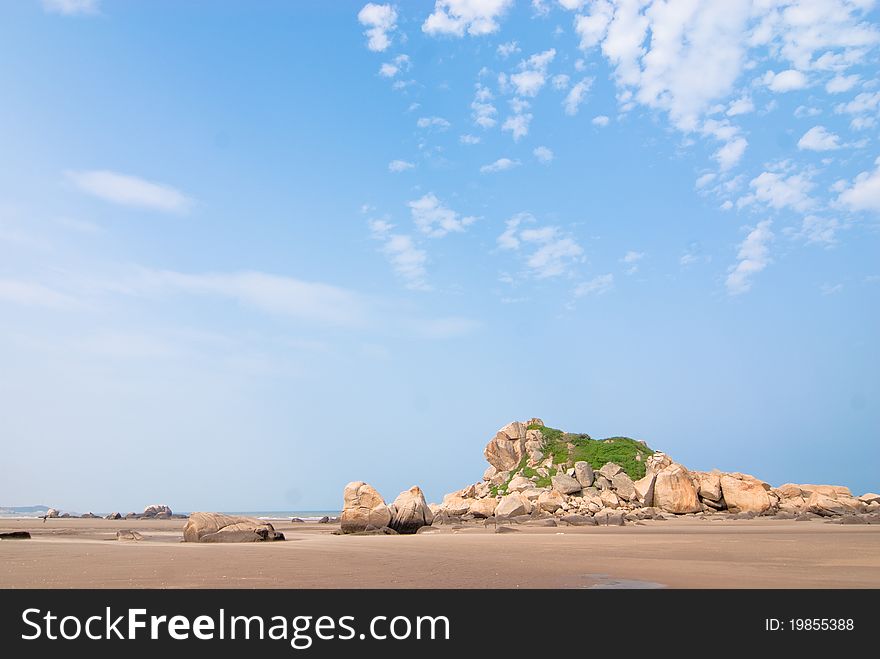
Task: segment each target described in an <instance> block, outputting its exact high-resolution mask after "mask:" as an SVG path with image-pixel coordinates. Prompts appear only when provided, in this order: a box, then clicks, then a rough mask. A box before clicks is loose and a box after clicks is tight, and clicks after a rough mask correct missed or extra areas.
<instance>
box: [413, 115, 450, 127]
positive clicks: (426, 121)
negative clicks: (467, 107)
mask: <svg viewBox="0 0 880 659" xmlns="http://www.w3.org/2000/svg"><path fill="white" fill-rule="evenodd" d="M416 125H417V126H418V127H419V128H436V129H438V130H446V129H447V128H449V127H450V126H451V125H452V124H450V123H449V122H448V121H446V119H444V118H443V117H419V120H418V121H416Z"/></svg>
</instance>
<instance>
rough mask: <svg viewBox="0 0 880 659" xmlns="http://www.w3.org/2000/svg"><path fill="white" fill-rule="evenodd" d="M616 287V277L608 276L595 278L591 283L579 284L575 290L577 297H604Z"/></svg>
mask: <svg viewBox="0 0 880 659" xmlns="http://www.w3.org/2000/svg"><path fill="white" fill-rule="evenodd" d="M613 287H614V275H612V274H610V273H609V274H606V275H599V276H598V277H593V278H592V279H590V280H589V281H585V282H583V283H581V284H578V285H577V287H576V288H575V289H574V296H575V297H584V296H585V295H604V294H605V293H607V292H608V291H610V290H611V289H612V288H613Z"/></svg>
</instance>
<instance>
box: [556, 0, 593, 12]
mask: <svg viewBox="0 0 880 659" xmlns="http://www.w3.org/2000/svg"><path fill="white" fill-rule="evenodd" d="M559 4H560V5H562V7H563V8H564V9H568V10H569V11H576V10H578V9H580V8H581V7H583V6H584V5H585V4H587V0H559Z"/></svg>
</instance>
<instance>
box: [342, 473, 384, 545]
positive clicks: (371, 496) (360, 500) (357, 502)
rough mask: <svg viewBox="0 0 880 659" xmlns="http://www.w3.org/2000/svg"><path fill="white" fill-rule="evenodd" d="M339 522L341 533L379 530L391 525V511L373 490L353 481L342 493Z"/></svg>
mask: <svg viewBox="0 0 880 659" xmlns="http://www.w3.org/2000/svg"><path fill="white" fill-rule="evenodd" d="M339 521H340V524H341V529H342V532H343V533H358V532H360V531H366V530H367V527H368V526H374V527H376V528H380V529H381V528H383V527H386V526H388V525H389V524H390V523H391V511H390V510H389V509H388V506H386V505H385V500H384V499H382V496H381V495H380V494H379V493H378V492H377V491H376V490H375V488H373V487H372V486H370V485H368V484H367V483H364V482H363V481H353V482H351V483H349V484H348V485H346V486H345V490H344V491H343V493H342V515H340V517H339Z"/></svg>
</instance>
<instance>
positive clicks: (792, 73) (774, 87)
mask: <svg viewBox="0 0 880 659" xmlns="http://www.w3.org/2000/svg"><path fill="white" fill-rule="evenodd" d="M763 82H764V84H765V85H767V87H768V89H770V91H773V92H791V91H794V90H796V89H803V88H804V87H806V86H807V77H806V76H805V75H804V74H803V73H801V72H800V71H797V70H795V69H788V70H786V71H781V72H779V73H775V72H773V71H767V73H765V74H764V78H763Z"/></svg>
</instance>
